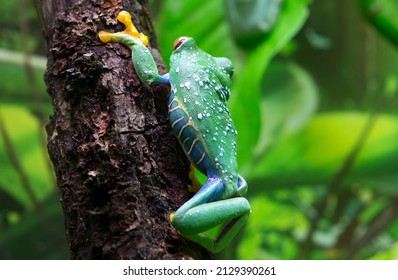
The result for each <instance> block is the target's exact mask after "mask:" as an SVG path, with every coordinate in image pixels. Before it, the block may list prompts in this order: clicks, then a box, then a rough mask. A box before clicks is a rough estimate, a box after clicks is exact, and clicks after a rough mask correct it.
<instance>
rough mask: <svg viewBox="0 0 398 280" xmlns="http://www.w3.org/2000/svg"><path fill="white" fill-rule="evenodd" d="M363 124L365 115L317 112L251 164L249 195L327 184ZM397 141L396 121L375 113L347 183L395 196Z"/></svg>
mask: <svg viewBox="0 0 398 280" xmlns="http://www.w3.org/2000/svg"><path fill="white" fill-rule="evenodd" d="M367 120H368V115H367V114H363V113H359V112H335V113H323V114H319V115H318V116H316V117H315V118H313V120H312V121H311V122H310V123H309V124H308V125H307V126H306V127H305V128H304V129H303V130H301V131H300V132H298V133H295V134H293V135H289V136H287V137H284V138H282V139H280V140H279V141H278V143H277V144H276V145H274V146H273V147H272V149H270V150H269V152H268V153H267V154H265V155H264V156H263V158H262V159H261V160H259V161H258V162H256V164H255V167H254V168H253V169H252V170H251V173H250V174H249V177H248V179H249V180H252V188H251V193H252V192H253V191H254V192H256V191H260V190H261V189H262V188H267V187H270V186H275V187H278V188H280V187H292V186H297V185H300V184H326V183H329V182H330V180H331V179H332V177H333V176H334V175H335V174H336V172H337V171H338V170H339V168H340V167H341V165H342V164H343V163H344V161H345V160H346V158H347V156H348V154H349V153H350V152H351V150H352V149H353V147H354V146H355V144H356V142H357V141H358V137H359V135H360V133H361V130H362V128H363V127H364V125H365V123H366V122H367ZM397 139H398V117H396V116H393V115H387V114H385V115H380V116H379V117H378V118H377V121H376V123H375V124H374V126H373V128H372V130H371V131H370V134H369V136H368V138H367V139H366V142H365V144H364V146H363V147H362V149H361V151H360V152H359V154H358V156H357V158H356V161H355V163H354V165H353V167H352V168H351V170H350V173H349V175H348V177H347V178H346V182H350V183H357V184H366V186H369V187H374V188H375V190H377V191H380V192H388V193H394V194H398V188H397V184H398V172H397V170H398V168H397V166H398V145H397ZM256 188H257V189H256Z"/></svg>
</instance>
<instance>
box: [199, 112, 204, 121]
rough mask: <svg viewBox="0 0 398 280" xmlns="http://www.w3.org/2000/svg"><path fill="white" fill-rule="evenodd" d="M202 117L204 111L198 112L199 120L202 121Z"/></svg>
mask: <svg viewBox="0 0 398 280" xmlns="http://www.w3.org/2000/svg"><path fill="white" fill-rule="evenodd" d="M202 119H203V115H202V113H199V114H198V120H200V121H201V120H202Z"/></svg>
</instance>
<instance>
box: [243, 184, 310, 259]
mask: <svg viewBox="0 0 398 280" xmlns="http://www.w3.org/2000/svg"><path fill="white" fill-rule="evenodd" d="M285 194H286V191H285V192H284V193H283V191H282V192H281V191H280V192H279V194H277V196H278V195H285ZM277 200H278V198H277V197H276V198H275V197H274V198H270V197H268V194H267V195H258V196H256V197H254V198H252V199H251V200H250V205H251V208H252V214H251V215H250V218H249V220H248V222H247V225H246V228H245V230H244V235H243V237H242V239H241V242H240V243H239V247H238V257H239V259H245V260H247V259H281V258H283V259H293V258H294V257H295V255H296V253H297V246H298V243H297V241H296V238H298V237H299V236H300V235H301V234H302V232H303V231H304V230H305V229H306V228H308V221H307V219H306V217H305V215H304V214H303V212H302V211H301V210H300V209H298V208H297V207H295V206H292V205H288V204H283V203H281V202H278V201H277Z"/></svg>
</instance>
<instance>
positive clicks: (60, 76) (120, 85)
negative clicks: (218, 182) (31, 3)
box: [36, 0, 210, 259]
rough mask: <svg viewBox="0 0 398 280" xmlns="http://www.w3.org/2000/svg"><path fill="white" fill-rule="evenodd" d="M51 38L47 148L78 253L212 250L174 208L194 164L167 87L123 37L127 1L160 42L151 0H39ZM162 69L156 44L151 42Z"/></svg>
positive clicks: (156, 254) (155, 255) (157, 254)
mask: <svg viewBox="0 0 398 280" xmlns="http://www.w3.org/2000/svg"><path fill="white" fill-rule="evenodd" d="M36 4H37V6H38V10H39V13H40V14H41V18H42V22H43V26H44V35H45V37H46V40H47V45H48V50H49V52H48V59H49V62H48V69H47V72H46V75H45V81H46V84H47V88H48V93H49V94H50V96H51V97H52V100H53V105H54V115H53V116H52V118H51V121H50V123H49V124H48V126H47V132H48V150H49V154H50V157H51V160H52V162H53V164H54V169H55V172H56V176H57V182H58V186H59V193H60V198H61V202H62V206H63V211H64V216H65V226H66V231H67V235H68V240H69V246H70V254H71V258H73V259H190V258H209V257H210V255H209V254H208V253H207V252H206V251H205V250H204V249H203V248H201V247H199V246H197V245H195V244H192V243H190V242H188V241H186V240H185V239H184V238H181V237H180V236H179V235H178V233H177V232H176V231H175V230H174V229H173V228H172V227H171V226H170V223H169V221H168V217H169V214H170V212H171V211H174V210H176V209H177V208H178V207H179V206H180V205H181V204H182V203H183V202H185V201H186V200H187V199H189V194H188V193H187V190H186V185H187V184H188V171H189V165H188V162H187V159H186V157H185V156H184V154H183V152H182V150H181V148H180V146H179V144H178V142H177V140H176V138H175V137H174V136H173V135H172V133H171V129H170V124H169V121H168V115H167V98H168V95H169V93H168V92H169V89H168V88H167V87H165V86H151V87H144V86H143V85H142V84H141V83H140V82H139V80H138V78H137V76H136V74H135V72H134V69H133V66H132V64H131V61H130V57H131V56H130V51H129V50H128V49H127V48H126V47H124V46H122V45H119V44H108V45H105V44H102V43H101V42H100V41H99V40H98V37H97V33H98V31H100V30H107V31H116V30H121V29H123V26H122V25H121V24H117V21H116V15H117V14H118V13H119V11H120V10H123V9H124V10H127V11H129V12H131V14H132V17H133V21H134V23H135V24H136V26H137V28H138V29H139V30H140V31H142V32H144V33H146V34H149V36H150V38H151V40H150V45H151V46H152V47H153V46H156V41H155V39H154V38H155V36H154V32H153V27H152V25H151V22H150V20H149V16H148V10H147V5H146V3H145V1H117V0H108V1H85V0H80V1H78V0H74V1H72V0H69V1H51V0H37V1H36ZM150 50H151V52H152V53H153V54H154V57H155V58H156V60H157V62H158V67H159V69H161V72H165V67H164V64H163V63H162V62H161V59H160V55H159V53H158V51H157V50H156V49H154V48H150Z"/></svg>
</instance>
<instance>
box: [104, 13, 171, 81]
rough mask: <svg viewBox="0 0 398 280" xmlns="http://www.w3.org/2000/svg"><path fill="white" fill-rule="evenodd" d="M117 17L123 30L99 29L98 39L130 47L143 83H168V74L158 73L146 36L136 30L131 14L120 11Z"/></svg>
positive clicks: (136, 69) (135, 67) (134, 63)
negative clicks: (122, 25) (113, 31)
mask: <svg viewBox="0 0 398 280" xmlns="http://www.w3.org/2000/svg"><path fill="white" fill-rule="evenodd" d="M117 19H118V21H120V22H121V23H123V24H124V26H125V27H126V28H125V30H123V31H121V32H117V33H109V32H106V31H100V32H99V33H98V36H99V38H100V40H101V41H102V42H104V43H108V42H117V43H122V44H124V45H126V46H128V47H129V48H130V49H131V51H132V55H131V56H132V60H133V65H134V69H135V71H136V73H137V75H138V77H139V79H140V80H141V82H142V83H143V84H145V85H150V84H152V83H169V75H168V74H165V75H162V76H161V75H159V73H158V69H157V66H156V63H155V60H154V59H153V56H152V54H151V52H150V51H149V50H148V48H147V47H146V46H147V45H148V37H147V36H146V35H144V34H143V33H139V32H138V31H137V29H136V28H135V26H134V24H133V22H132V21H131V15H130V14H129V13H128V12H126V11H122V12H120V13H119V14H118V16H117Z"/></svg>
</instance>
